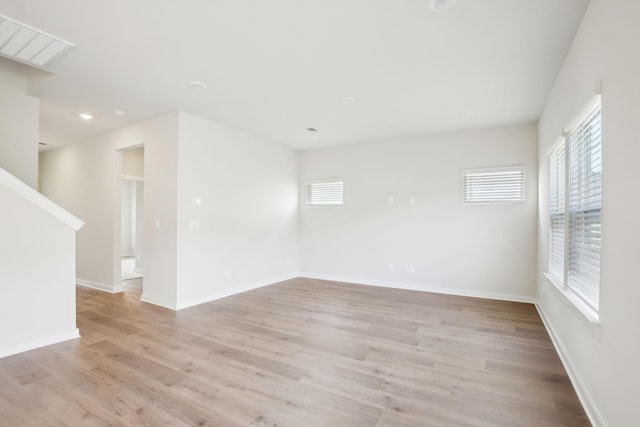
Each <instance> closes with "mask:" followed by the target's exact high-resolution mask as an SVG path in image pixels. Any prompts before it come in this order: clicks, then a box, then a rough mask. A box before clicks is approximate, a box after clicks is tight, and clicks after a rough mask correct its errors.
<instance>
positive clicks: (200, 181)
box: [145, 113, 298, 307]
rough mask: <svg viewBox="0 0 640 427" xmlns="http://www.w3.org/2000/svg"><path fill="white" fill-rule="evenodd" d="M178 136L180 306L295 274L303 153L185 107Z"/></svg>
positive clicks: (181, 114)
mask: <svg viewBox="0 0 640 427" xmlns="http://www.w3.org/2000/svg"><path fill="white" fill-rule="evenodd" d="M179 135H180V136H179V148H178V307H185V306H189V305H193V304H196V303H200V302H204V301H208V300H211V299H215V298H219V297H221V296H225V295H229V294H233V293H237V292H241V291H243V290H247V289H250V288H253V287H256V286H260V285H265V284H269V283H273V282H276V281H279V280H284V279H287V278H291V277H294V276H296V275H297V273H298V255H297V254H298V247H297V222H298V220H297V209H298V204H297V201H298V199H297V172H298V170H297V162H298V155H297V153H296V152H294V151H292V150H289V149H286V148H283V147H281V146H278V145H275V144H272V143H270V142H267V141H265V140H262V139H259V138H255V137H252V136H249V135H247V134H244V133H242V132H239V131H236V130H233V129H230V128H227V127H224V126H221V125H218V124H215V123H212V122H210V121H207V120H204V119H201V118H198V117H196V116H193V115H191V114H186V113H180V131H179ZM194 197H200V198H202V205H200V206H196V205H194V203H193V199H194ZM189 221H198V222H199V227H200V229H199V230H197V231H189V229H188V224H189ZM145 244H146V242H145ZM147 265H148V264H147ZM227 276H229V277H227Z"/></svg>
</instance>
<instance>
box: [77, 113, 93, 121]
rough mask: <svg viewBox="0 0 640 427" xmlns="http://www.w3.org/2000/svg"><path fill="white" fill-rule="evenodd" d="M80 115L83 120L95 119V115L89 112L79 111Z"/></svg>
mask: <svg viewBox="0 0 640 427" xmlns="http://www.w3.org/2000/svg"><path fill="white" fill-rule="evenodd" d="M78 116H80V118H81V119H82V120H91V119H93V116H92V115H91V114H89V113H79V114H78Z"/></svg>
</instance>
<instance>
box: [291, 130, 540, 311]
mask: <svg viewBox="0 0 640 427" xmlns="http://www.w3.org/2000/svg"><path fill="white" fill-rule="evenodd" d="M536 140H537V132H536V128H535V126H534V125H525V126H517V127H508V128H497V129H487V130H480V131H476V132H466V133H454V134H445V135H437V136H428V137H423V138H416V139H411V140H400V141H386V142H379V143H371V144H363V145H352V146H344V147H337V148H329V149H323V150H315V151H306V152H302V153H301V166H300V171H301V172H300V174H301V180H300V182H301V186H300V188H301V193H300V197H301V200H304V197H305V195H304V193H303V191H304V182H305V180H308V179H321V178H337V177H338V178H344V181H345V204H344V206H338V207H317V206H316V207H313V206H306V205H304V204H301V207H300V224H301V258H302V273H303V275H305V276H310V277H321V278H330V279H336V280H345V281H353V282H359V283H365V284H380V285H387V286H394V287H402V288H410V289H418V290H427V291H441V292H448V293H454V294H465V295H480V296H488V297H494V298H507V299H515V300H531V299H532V297H533V296H534V295H535V271H536V262H535V260H536V211H537V195H536V188H537V158H536V157H537V148H536ZM518 164H523V165H525V166H526V182H527V188H526V202H525V203H524V204H514V205H493V206H491V205H489V206H486V205H485V206H477V205H476V206H469V205H463V204H462V181H461V175H460V169H463V168H476V167H493V166H505V165H506V166H508V165H518ZM389 197H393V199H394V202H395V203H394V205H391V206H390V205H388V198H389ZM411 197H415V200H416V203H415V204H414V205H411V204H410V198H411ZM388 264H393V266H394V271H393V272H389V271H388ZM404 265H412V266H414V267H415V273H405V272H404Z"/></svg>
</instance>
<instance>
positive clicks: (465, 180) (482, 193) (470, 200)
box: [460, 165, 527, 205]
mask: <svg viewBox="0 0 640 427" xmlns="http://www.w3.org/2000/svg"><path fill="white" fill-rule="evenodd" d="M512 172H515V173H518V174H519V175H518V177H517V178H516V179H515V180H514V181H512V182H505V181H503V182H502V183H500V181H499V178H497V176H498V175H500V174H508V173H512ZM460 175H461V176H462V203H463V204H465V205H512V204H523V203H525V202H526V193H527V182H526V166H525V165H515V166H499V167H486V168H474V169H461V170H460ZM483 176H484V177H488V178H482V177H483ZM491 176H493V177H491ZM473 177H475V179H476V180H478V181H480V182H482V181H483V180H484V184H479V185H484V188H479V189H476V190H475V193H476V195H474V194H473V193H474V188H473V182H474V178H473ZM487 179H488V180H490V181H488V180H487ZM492 182H493V184H492ZM505 183H506V184H507V186H505ZM494 184H495V186H494V188H493V189H491V188H490V187H491V186H492V185H494ZM514 185H518V188H517V189H515V190H509V188H508V186H514ZM491 191H493V192H496V194H497V197H495V198H489V196H488V195H487V194H488V193H489V192H491ZM500 191H502V192H503V193H502V194H500ZM510 191H517V193H518V197H517V198H508V194H506V193H508V192H510Z"/></svg>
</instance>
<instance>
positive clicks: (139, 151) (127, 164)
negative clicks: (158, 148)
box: [122, 147, 144, 179]
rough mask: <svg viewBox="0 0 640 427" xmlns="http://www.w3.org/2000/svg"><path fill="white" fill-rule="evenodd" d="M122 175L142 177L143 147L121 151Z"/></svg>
mask: <svg viewBox="0 0 640 427" xmlns="http://www.w3.org/2000/svg"><path fill="white" fill-rule="evenodd" d="M122 175H124V176H125V177H136V178H141V179H142V178H144V148H143V147H138V148H132V149H130V150H124V151H123V152H122Z"/></svg>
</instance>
